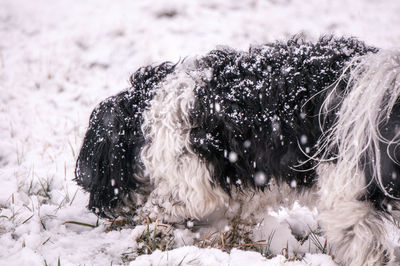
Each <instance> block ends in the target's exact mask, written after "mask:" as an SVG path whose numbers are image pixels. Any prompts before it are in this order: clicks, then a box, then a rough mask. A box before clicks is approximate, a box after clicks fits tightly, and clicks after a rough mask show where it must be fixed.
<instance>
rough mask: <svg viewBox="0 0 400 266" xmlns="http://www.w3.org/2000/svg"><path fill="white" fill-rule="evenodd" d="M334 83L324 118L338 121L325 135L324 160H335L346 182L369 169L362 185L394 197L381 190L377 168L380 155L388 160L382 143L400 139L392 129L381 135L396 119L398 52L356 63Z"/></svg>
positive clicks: (398, 132)
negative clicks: (329, 116) (331, 117)
mask: <svg viewBox="0 0 400 266" xmlns="http://www.w3.org/2000/svg"><path fill="white" fill-rule="evenodd" d="M336 84H337V86H336V87H335V88H334V89H333V90H332V91H331V92H330V93H329V94H328V97H327V99H326V102H325V104H324V106H323V108H324V109H323V112H324V113H325V114H332V112H334V113H335V114H334V116H335V117H336V120H335V123H334V125H333V127H331V129H330V130H329V131H328V132H325V137H324V140H323V142H324V145H326V147H327V149H326V150H327V153H326V154H325V159H334V160H335V161H336V163H337V164H338V167H336V169H337V170H338V171H340V173H338V175H340V176H342V177H347V178H349V177H352V176H353V175H354V173H358V172H359V170H365V168H367V167H368V168H369V170H368V171H370V174H371V177H370V179H369V180H367V181H366V182H367V183H365V185H364V186H367V185H368V184H369V183H375V184H376V185H378V187H379V188H380V190H382V192H383V193H384V194H385V196H387V197H391V198H393V197H394V196H393V194H391V193H390V192H389V191H388V189H387V187H385V185H384V182H383V177H382V167H381V166H382V165H381V164H382V156H388V157H389V158H391V157H392V156H391V155H390V154H389V153H388V152H387V151H382V150H381V149H382V143H385V144H386V145H387V146H388V145H390V144H393V143H398V142H399V140H400V130H395V129H393V130H392V132H394V133H393V134H392V135H391V136H385V134H383V133H382V131H383V129H384V128H385V127H386V126H391V127H394V125H390V124H388V123H389V119H390V118H391V116H393V115H397V116H399V115H400V114H399V113H396V114H393V110H396V108H397V110H400V109H398V106H399V104H400V103H399V97H400V49H397V50H382V51H379V52H377V53H371V54H367V55H364V56H361V57H358V58H354V59H353V60H352V61H351V62H350V63H349V64H348V66H347V67H346V69H345V71H344V72H343V75H342V76H341V78H340V79H339V81H338V82H337V83H336ZM343 84H347V85H345V87H343ZM397 112H398V111H397ZM398 126H400V125H398ZM332 154H333V156H332ZM329 156H331V158H326V157H329ZM360 168H362V169H360Z"/></svg>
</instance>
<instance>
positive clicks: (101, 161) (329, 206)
mask: <svg viewBox="0 0 400 266" xmlns="http://www.w3.org/2000/svg"><path fill="white" fill-rule="evenodd" d="M399 54H400V53H399V51H398V50H392V51H379V50H378V49H376V48H374V47H370V46H367V45H365V44H364V43H363V42H360V41H358V40H356V39H353V38H333V37H324V38H321V39H320V40H319V41H318V42H316V43H310V42H307V41H304V40H302V39H300V38H293V39H291V40H289V41H288V42H287V43H282V42H276V43H271V44H266V45H261V46H255V47H252V48H251V49H250V50H249V51H247V52H239V51H235V50H232V49H228V48H220V49H217V50H214V51H212V52H210V53H208V54H207V55H205V56H204V57H199V58H193V59H191V60H185V61H183V62H180V63H179V64H177V65H171V64H168V63H165V64H161V65H160V66H155V67H147V68H144V69H142V70H140V71H138V72H137V73H136V74H135V75H134V77H135V78H134V79H133V82H132V85H133V88H131V89H129V90H128V91H127V92H123V93H121V94H119V95H117V96H114V97H111V98H110V99H108V100H106V101H104V102H103V103H102V104H100V106H99V107H98V108H97V109H96V110H95V111H94V112H93V114H92V117H91V120H90V127H89V129H88V132H87V134H86V136H85V140H84V144H83V146H82V149H81V153H80V155H79V158H78V162H77V171H76V176H77V180H78V183H79V184H80V185H82V186H83V187H84V188H85V189H86V190H88V191H89V192H91V197H90V202H89V207H90V208H91V209H93V210H95V211H96V212H97V213H98V214H100V215H103V216H113V217H115V216H118V215H125V216H126V215H128V216H129V217H132V218H133V219H135V218H134V216H135V215H136V214H138V213H139V214H140V213H142V214H143V212H144V214H145V215H149V216H151V217H153V216H155V217H158V218H161V219H164V220H167V221H184V220H185V219H188V218H189V219H203V218H205V217H207V216H208V215H210V214H212V213H213V212H215V211H218V210H221V209H223V210H225V209H226V208H225V207H226V206H227V205H229V204H236V203H235V202H237V200H239V201H240V199H241V195H243V194H242V192H245V193H246V191H249V195H251V194H252V193H254V192H257V191H262V193H268V187H269V186H270V184H271V182H272V183H274V184H278V186H276V187H279V184H280V183H286V184H288V185H289V186H290V187H292V188H295V189H296V190H298V191H304V190H305V189H310V188H311V189H315V187H317V189H318V195H319V203H318V205H319V210H320V222H321V225H322V227H323V229H324V230H325V232H326V235H327V236H328V241H329V243H331V244H333V247H334V249H335V254H336V258H337V260H338V261H340V262H342V263H344V264H345V265H351V266H355V265H383V264H386V263H388V262H390V261H391V260H392V257H393V255H392V254H393V252H392V250H391V247H390V246H389V245H388V244H387V242H386V235H385V234H386V233H385V229H384V219H385V218H386V217H387V216H388V215H390V214H391V212H392V211H393V212H398V211H399V210H397V208H398V206H399V204H398V201H397V199H398V198H399V197H400V178H398V179H397V176H399V177H400V167H399V163H398V161H399V160H398V158H400V150H399V151H398V147H397V145H398V142H399V137H400V135H399V129H400V104H399V103H398V100H399V96H400V95H399V93H400V86H399V75H400V60H399V57H400V56H399ZM289 186H282V187H289ZM238 195H239V196H238ZM237 196H238V197H237ZM242 198H246V196H244V197H242ZM232 199H233V200H232ZM257 210H259V209H257Z"/></svg>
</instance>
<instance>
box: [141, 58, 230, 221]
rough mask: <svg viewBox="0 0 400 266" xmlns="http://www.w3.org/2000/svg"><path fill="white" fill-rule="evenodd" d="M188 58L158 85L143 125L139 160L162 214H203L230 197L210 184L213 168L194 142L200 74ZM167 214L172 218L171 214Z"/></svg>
mask: <svg viewBox="0 0 400 266" xmlns="http://www.w3.org/2000/svg"><path fill="white" fill-rule="evenodd" d="M190 63H191V62H189V63H184V64H183V65H181V66H180V67H179V66H178V67H177V69H176V71H175V73H173V74H171V75H170V76H169V77H167V78H166V80H165V81H164V82H162V84H161V85H160V86H159V88H157V93H156V95H155V97H154V99H153V100H152V101H151V102H150V106H149V108H148V109H147V110H146V111H145V112H144V123H143V127H142V130H143V132H144V136H145V139H146V145H145V146H144V148H143V150H142V153H141V159H142V162H143V164H144V166H145V174H146V175H147V176H149V178H150V182H151V183H152V184H153V185H154V187H155V189H154V191H153V192H152V193H151V195H150V198H149V202H150V203H151V204H152V205H156V206H158V207H160V209H161V212H162V215H163V218H164V219H166V218H167V216H165V215H169V216H171V218H172V219H178V220H181V219H185V218H198V219H200V218H202V217H204V216H206V215H208V214H210V213H212V212H214V211H215V210H216V209H218V208H219V207H221V206H223V205H224V203H226V202H228V199H229V197H228V195H227V194H226V193H225V192H224V191H223V190H222V189H221V188H220V187H218V186H215V187H212V186H211V183H212V177H211V176H212V167H211V165H207V164H206V163H205V162H203V161H202V160H200V158H199V157H198V156H197V155H196V154H195V153H194V152H193V150H192V148H191V146H190V140H189V137H190V130H191V128H192V125H191V124H190V121H189V111H190V109H191V108H192V107H193V104H194V88H195V86H196V84H197V83H198V82H201V79H200V76H199V75H200V74H199V73H198V72H196V71H195V70H193V69H194V68H191V65H190ZM167 219H168V218H167Z"/></svg>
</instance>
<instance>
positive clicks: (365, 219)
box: [318, 163, 392, 266]
mask: <svg viewBox="0 0 400 266" xmlns="http://www.w3.org/2000/svg"><path fill="white" fill-rule="evenodd" d="M341 166H342V167H343V166H344V165H343V164H342V165H341ZM344 167H346V166H344ZM343 172H347V171H346V170H344V169H343V168H342V169H341V168H339V167H338V166H337V165H334V164H330V163H324V164H321V165H320V166H319V167H318V175H319V179H318V186H319V196H320V200H319V206H318V210H319V220H320V223H321V226H322V228H323V229H324V230H325V233H326V236H327V239H328V243H330V244H331V245H332V246H333V247H334V248H335V257H336V259H337V260H338V261H341V262H342V263H343V264H344V265H346V266H360V265H363V266H372V265H383V262H384V261H385V260H388V259H390V258H391V257H392V254H391V251H390V250H391V248H390V246H389V245H388V243H387V242H386V232H385V227H384V223H383V221H382V219H381V217H380V216H379V214H378V213H377V212H376V211H375V210H374V208H373V207H372V206H371V203H369V202H366V201H360V200H359V196H361V195H362V194H364V193H365V187H366V185H365V177H364V175H363V174H362V173H361V172H354V173H353V174H352V175H351V176H346V175H343Z"/></svg>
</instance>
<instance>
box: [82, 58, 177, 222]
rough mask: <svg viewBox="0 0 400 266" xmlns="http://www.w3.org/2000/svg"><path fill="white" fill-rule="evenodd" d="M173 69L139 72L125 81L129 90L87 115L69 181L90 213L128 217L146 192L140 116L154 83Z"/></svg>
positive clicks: (169, 66)
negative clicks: (79, 190)
mask: <svg viewBox="0 0 400 266" xmlns="http://www.w3.org/2000/svg"><path fill="white" fill-rule="evenodd" d="M174 67H175V66H174V65H172V64H170V63H164V64H161V65H159V66H155V67H153V66H149V67H146V68H142V69H139V70H138V71H137V72H136V73H135V74H134V75H133V76H132V77H131V83H132V88H130V89H128V90H126V91H123V92H121V93H120V94H118V95H116V96H112V97H110V98H108V99H106V100H104V101H103V102H101V103H100V104H99V105H98V106H97V107H96V108H95V109H94V111H93V112H92V114H91V116H90V121H89V127H88V129H87V131H86V135H85V137H84V140H83V144H82V147H81V150H80V153H79V156H78V159H77V162H76V168H75V180H76V181H77V183H78V184H79V185H80V186H82V187H83V188H84V189H85V190H86V191H88V192H90V197H89V205H88V208H89V209H90V210H92V211H93V212H95V213H96V214H98V215H101V216H105V217H115V216H118V215H121V214H131V213H132V212H134V211H135V208H136V206H138V205H140V204H141V203H143V202H142V201H144V200H145V199H144V198H143V195H146V194H148V192H149V191H148V190H149V189H151V188H150V184H149V180H148V178H147V177H145V176H144V173H143V163H142V162H141V159H140V152H141V149H142V147H143V145H144V142H145V139H144V136H143V133H142V130H141V126H142V124H143V117H142V113H143V111H144V110H145V109H146V108H147V107H148V103H149V101H150V100H151V98H152V97H153V96H154V93H155V92H154V91H155V87H156V85H157V84H158V83H159V82H160V81H161V80H162V79H164V78H165V76H166V75H168V74H169V73H171V72H172V71H173V69H174ZM127 207H128V208H127Z"/></svg>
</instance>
